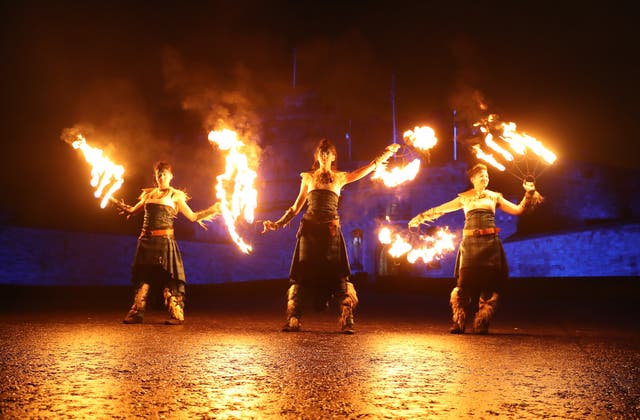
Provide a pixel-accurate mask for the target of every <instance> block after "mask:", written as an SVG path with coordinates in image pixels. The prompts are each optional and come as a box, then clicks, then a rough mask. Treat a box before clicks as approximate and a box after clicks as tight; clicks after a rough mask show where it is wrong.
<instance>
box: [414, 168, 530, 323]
mask: <svg viewBox="0 0 640 420" xmlns="http://www.w3.org/2000/svg"><path fill="white" fill-rule="evenodd" d="M467 175H468V176H469V180H470V181H471V183H472V184H473V188H472V189H470V190H468V191H465V192H463V193H461V194H458V196H457V197H456V198H454V199H453V200H451V201H449V202H447V203H444V204H442V205H440V206H437V207H433V208H430V209H429V210H426V211H425V212H423V213H420V214H418V215H417V216H415V217H414V218H413V219H411V220H410V221H409V227H410V228H411V227H417V226H419V225H420V224H421V223H424V222H429V221H433V220H436V219H437V218H438V217H440V216H442V215H443V214H445V213H449V212H453V211H456V210H460V209H462V210H463V211H464V214H465V224H464V229H463V231H462V241H461V242H460V246H459V248H458V256H457V258H456V266H455V271H454V276H455V278H456V280H457V284H456V287H455V288H454V289H453V291H452V292H451V298H450V304H451V309H452V312H453V326H452V327H451V330H450V332H451V333H452V334H462V333H464V331H465V326H466V319H467V315H468V313H469V310H470V307H471V305H472V303H473V302H478V310H477V312H476V314H475V319H474V322H473V328H474V331H475V332H476V333H479V334H487V333H488V332H489V322H490V321H491V318H492V317H493V315H494V313H495V310H496V305H497V304H498V298H499V294H500V293H501V291H502V289H503V287H504V285H505V283H506V281H507V279H508V276H509V270H508V267H507V260H506V257H505V253H504V249H503V247H502V242H501V241H500V237H499V236H498V232H499V231H500V229H499V228H497V227H496V225H495V220H494V217H495V212H496V207H500V209H501V210H502V211H504V212H506V213H509V214H513V215H520V214H522V213H523V212H525V211H527V210H529V209H530V208H533V207H534V206H535V205H536V204H538V203H539V202H540V199H541V196H540V195H539V194H537V193H536V190H535V185H534V184H533V182H530V181H524V182H523V184H522V185H523V187H524V189H525V195H524V198H523V199H522V201H521V202H520V203H519V204H517V205H516V204H514V203H512V202H510V201H509V200H507V199H505V198H504V197H503V196H502V194H500V193H498V192H494V191H490V190H488V189H487V186H488V185H489V173H488V172H487V167H486V166H485V165H484V164H481V163H479V164H477V165H475V166H474V167H473V168H471V169H470V170H469V171H468V172H467ZM534 197H535V198H534Z"/></svg>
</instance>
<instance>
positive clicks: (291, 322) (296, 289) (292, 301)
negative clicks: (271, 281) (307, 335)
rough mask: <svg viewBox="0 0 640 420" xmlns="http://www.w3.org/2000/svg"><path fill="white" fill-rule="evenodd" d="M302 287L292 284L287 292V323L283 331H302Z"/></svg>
mask: <svg viewBox="0 0 640 420" xmlns="http://www.w3.org/2000/svg"><path fill="white" fill-rule="evenodd" d="M300 305H301V302H300V286H299V285H297V284H292V285H291V286H289V290H287V323H286V324H284V327H282V331H285V332H295V331H300V316H301V315H302V313H301V310H300Z"/></svg>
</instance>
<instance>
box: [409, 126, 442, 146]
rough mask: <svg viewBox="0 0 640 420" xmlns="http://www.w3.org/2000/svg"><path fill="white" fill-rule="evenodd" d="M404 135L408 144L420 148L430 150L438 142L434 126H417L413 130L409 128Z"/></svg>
mask: <svg viewBox="0 0 640 420" xmlns="http://www.w3.org/2000/svg"><path fill="white" fill-rule="evenodd" d="M402 137H403V138H404V141H405V142H406V143H407V144H408V145H410V146H413V147H415V148H416V149H419V150H429V149H431V148H433V146H435V145H436V143H437V142H438V139H437V138H436V133H435V131H433V128H431V127H427V126H422V127H415V128H414V129H413V130H407V131H405V132H404V134H403V135H402Z"/></svg>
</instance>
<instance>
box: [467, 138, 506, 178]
mask: <svg viewBox="0 0 640 420" xmlns="http://www.w3.org/2000/svg"><path fill="white" fill-rule="evenodd" d="M473 151H474V152H476V157H477V158H478V159H481V160H484V161H485V162H487V163H489V164H491V165H492V166H493V167H494V168H496V169H498V170H500V171H504V170H505V169H507V168H506V167H505V166H504V165H503V164H502V163H500V162H498V161H497V160H496V158H495V157H493V155H492V154H491V153H485V152H483V151H482V149H481V148H480V145H479V144H475V145H473Z"/></svg>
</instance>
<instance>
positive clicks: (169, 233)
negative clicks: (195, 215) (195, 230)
mask: <svg viewBox="0 0 640 420" xmlns="http://www.w3.org/2000/svg"><path fill="white" fill-rule="evenodd" d="M140 236H173V229H157V230H145V229H142V232H140Z"/></svg>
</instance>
